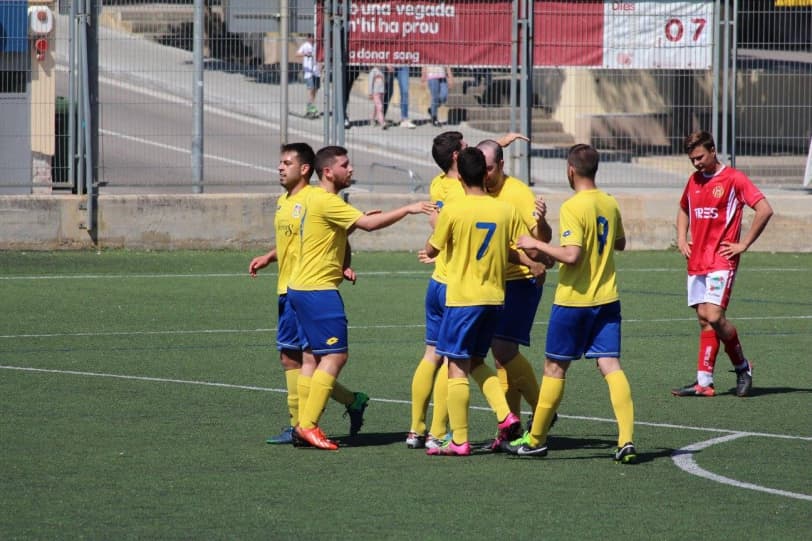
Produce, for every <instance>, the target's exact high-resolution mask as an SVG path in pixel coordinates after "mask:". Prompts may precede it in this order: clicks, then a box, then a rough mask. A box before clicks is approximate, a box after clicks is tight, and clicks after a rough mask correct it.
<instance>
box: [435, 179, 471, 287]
mask: <svg viewBox="0 0 812 541" xmlns="http://www.w3.org/2000/svg"><path fill="white" fill-rule="evenodd" d="M429 197H430V198H431V202H432V203H434V204H436V205H437V209H438V210H440V211H442V209H443V207H444V206H445V205H447V204H448V203H450V202H451V201H456V200H457V199H462V198H463V197H465V190H464V189H463V188H462V182H460V180H459V179H457V178H455V177H449V176H446V174H445V173H440V174H439V175H437V176H436V177H434V178H433V179H432V180H431V185H430V186H429ZM431 277H432V278H434V279H435V280H436V281H438V282H440V283H443V284H445V283H447V278H446V255H445V252H440V255H438V256H437V258H436V259H435V260H434V273H433V274H432V275H431Z"/></svg>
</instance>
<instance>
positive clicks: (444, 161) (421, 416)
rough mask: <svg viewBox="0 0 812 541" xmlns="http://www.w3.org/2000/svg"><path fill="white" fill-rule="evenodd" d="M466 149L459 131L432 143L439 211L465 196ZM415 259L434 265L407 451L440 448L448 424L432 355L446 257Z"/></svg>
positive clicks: (441, 375) (442, 375)
mask: <svg viewBox="0 0 812 541" xmlns="http://www.w3.org/2000/svg"><path fill="white" fill-rule="evenodd" d="M517 139H521V140H525V141H526V140H527V138H526V137H524V136H523V135H521V134H519V133H507V134H505V135H504V136H502V137H501V138H500V139H499V140H498V141H497V144H499V145H500V146H508V145H510V144H511V143H513V142H514V141H516V140H517ZM467 146H468V144H467V143H466V142H465V139H464V137H463V135H462V133H460V132H458V131H447V132H443V133H441V134H440V135H438V136H436V137H435V138H434V140H433V142H432V147H431V155H432V158H434V162H435V163H436V164H437V166H438V167H439V168H440V170H441V171H442V172H441V173H440V174H438V175H437V176H435V177H434V179H432V181H431V186H430V187H429V195H430V197H431V201H432V203H434V204H435V205H436V206H437V210H438V212H439V211H440V210H441V209H442V208H443V206H444V205H446V204H448V203H450V202H452V201H454V200H456V199H459V198H462V197H463V196H464V195H465V191H464V190H463V188H462V183H461V182H460V180H459V174H458V172H457V156H458V154H459V152H460V151H462V150H463V149H464V148H466V147H467ZM418 258H419V259H420V261H422V262H423V263H434V272H433V273H432V275H431V278H430V279H429V284H428V287H427V288H426V299H425V315H426V335H425V343H426V349H425V351H424V353H423V357H422V359H421V360H420V362H419V363H418V364H417V367H416V368H415V372H414V375H413V377H412V389H411V390H412V415H411V426H410V429H409V433H408V434H407V435H406V446H407V447H409V448H410V449H421V448H423V447H427V448H432V447H439V446H440V445H442V441H443V440H444V439H445V436H446V429H447V425H448V411H447V410H446V406H445V403H446V402H445V396H446V387H447V382H448V370H447V367H446V366H445V365H444V364H443V362H442V361H443V357H442V356H441V355H437V354H436V352H435V346H436V344H437V336H438V333H439V330H440V323H441V321H442V319H443V312H444V311H445V294H446V281H447V280H446V265H445V254H444V253H442V252H441V253H440V254H439V255H438V256H437V257H436V258H430V257H428V256H427V255H426V252H425V250H420V252H419V253H418ZM432 394H434V410H433V414H432V421H431V429H430V430H429V432H428V434H427V433H426V428H427V427H426V412H427V410H428V405H429V399H430V398H431V396H432Z"/></svg>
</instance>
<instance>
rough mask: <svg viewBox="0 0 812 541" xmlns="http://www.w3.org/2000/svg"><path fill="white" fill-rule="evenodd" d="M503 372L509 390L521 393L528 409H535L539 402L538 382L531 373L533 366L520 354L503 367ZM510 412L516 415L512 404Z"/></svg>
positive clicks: (533, 373)
mask: <svg viewBox="0 0 812 541" xmlns="http://www.w3.org/2000/svg"><path fill="white" fill-rule="evenodd" d="M505 370H507V375H508V381H510V387H511V390H513V389H515V390H516V391H518V392H519V393H521V395H522V396H523V397H524V399H525V400H526V401H527V403H528V404H530V408H531V409H532V408H535V407H536V404H538V401H539V382H538V380H536V374H535V372H533V365H531V364H530V361H528V360H527V358H525V356H524V355H522V354H521V352H520V353H518V354H517V355H516V356H515V357H513V359H511V360H510V362H509V363H507V364H506V365H505ZM508 403H510V397H508ZM517 409H518V408H517ZM510 410H511V411H513V412H514V413H517V411H515V410H514V409H513V405H512V404H511V406H510Z"/></svg>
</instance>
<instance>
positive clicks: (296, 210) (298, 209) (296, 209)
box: [292, 203, 302, 218]
mask: <svg viewBox="0 0 812 541" xmlns="http://www.w3.org/2000/svg"><path fill="white" fill-rule="evenodd" d="M292 216H293V217H294V218H301V217H302V204H301V203H296V204H295V205H293V213H292Z"/></svg>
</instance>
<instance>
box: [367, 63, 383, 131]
mask: <svg viewBox="0 0 812 541" xmlns="http://www.w3.org/2000/svg"><path fill="white" fill-rule="evenodd" d="M368 87H369V92H368V93H369V99H371V100H372V103H373V105H374V107H373V109H372V125H373V126H375V124H376V123H377V124H378V125H379V126H381V128H383V129H384V130H385V129H386V119H385V118H384V115H383V96H384V92H385V91H386V84H385V82H384V78H383V71H382V70H381V68H379V67H378V66H373V67H372V69H370V70H369V81H368Z"/></svg>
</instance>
